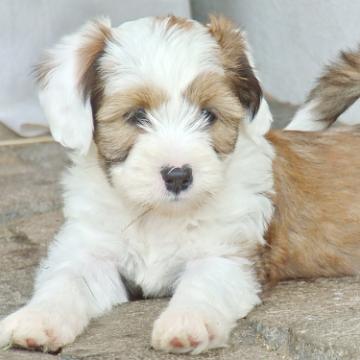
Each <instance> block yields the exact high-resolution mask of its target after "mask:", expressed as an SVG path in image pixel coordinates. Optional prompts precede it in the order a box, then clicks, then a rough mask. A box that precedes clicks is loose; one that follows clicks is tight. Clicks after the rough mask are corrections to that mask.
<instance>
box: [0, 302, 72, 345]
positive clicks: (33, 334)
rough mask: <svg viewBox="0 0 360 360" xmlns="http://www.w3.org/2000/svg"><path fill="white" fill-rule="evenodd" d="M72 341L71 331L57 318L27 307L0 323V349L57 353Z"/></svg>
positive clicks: (48, 313)
mask: <svg viewBox="0 0 360 360" xmlns="http://www.w3.org/2000/svg"><path fill="white" fill-rule="evenodd" d="M73 339H74V335H73V334H72V332H71V329H69V327H68V326H66V323H65V321H64V322H63V323H62V322H61V321H60V318H59V316H57V315H55V314H52V313H50V312H47V311H41V310H38V309H32V308H31V307H28V306H27V307H24V308H22V309H20V310H18V311H16V312H15V313H13V314H11V315H9V316H8V317H6V318H5V319H4V320H2V321H1V322H0V347H10V346H17V347H22V348H26V349H32V350H42V351H49V352H57V351H59V350H60V349H61V347H62V346H63V345H65V344H68V343H69V342H72V341H73Z"/></svg>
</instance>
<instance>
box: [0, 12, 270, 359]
mask: <svg viewBox="0 0 360 360" xmlns="http://www.w3.org/2000/svg"><path fill="white" fill-rule="evenodd" d="M194 24H195V25H194V28H193V29H192V31H191V33H190V32H186V31H179V30H176V29H174V31H173V32H171V33H170V35H167V36H168V38H167V37H164V35H163V34H164V27H165V24H164V23H161V22H158V23H157V25H156V26H155V25H154V22H153V20H152V19H141V20H138V21H135V22H130V23H126V24H123V25H121V26H120V27H119V28H116V29H113V30H112V34H113V37H114V39H115V40H116V39H118V41H119V43H120V41H121V46H119V45H116V41H114V42H112V43H111V44H109V45H108V47H107V48H106V56H105V57H104V58H103V59H102V61H103V62H104V63H106V66H108V67H110V68H111V69H113V70H114V69H116V68H117V69H118V72H119V74H118V76H111V77H109V78H108V79H107V81H106V92H107V94H112V93H114V92H116V91H118V90H119V89H123V88H127V87H129V86H130V85H133V84H134V83H141V82H144V81H151V82H155V83H157V84H161V85H162V86H164V88H165V89H167V90H168V92H169V93H170V94H171V98H170V100H169V102H168V103H167V104H166V106H163V107H162V108H160V109H158V110H157V112H156V113H152V114H151V117H152V120H153V121H154V123H155V125H154V127H153V129H151V130H150V129H147V131H145V132H144V134H143V135H141V136H140V137H139V138H138V140H137V142H136V145H135V146H134V148H133V150H132V151H131V152H130V154H129V157H128V159H127V160H126V161H125V162H124V163H122V164H120V165H118V166H116V167H113V169H112V179H113V184H112V185H111V184H110V183H109V181H108V179H107V178H106V175H105V172H104V171H103V170H102V169H101V167H100V166H99V164H98V160H97V153H96V145H95V144H92V145H90V138H91V131H92V121H91V113H89V111H91V109H90V107H89V104H88V102H87V103H85V105H84V104H83V103H82V99H81V98H80V94H79V93H77V91H76V86H75V82H76V81H75V79H74V70H73V69H72V67H73V63H74V56H75V51H76V50H75V49H76V48H77V47H78V46H79V45H80V43H81V41H82V40H81V39H82V33H83V31H84V29H82V30H80V32H79V33H77V34H75V35H73V36H71V37H68V38H66V39H65V40H64V42H63V43H62V45H60V46H58V47H57V48H56V49H55V50H54V51H55V53H56V55H57V58H58V59H59V63H61V65H60V67H59V68H57V69H56V70H54V72H53V74H51V77H50V79H49V84H48V86H47V87H46V88H45V89H44V90H43V91H42V93H41V99H42V103H43V105H44V107H45V109H46V113H47V115H48V117H49V120H50V125H51V129H52V132H53V135H54V137H55V138H56V139H57V140H58V141H60V142H61V143H62V144H64V145H65V146H68V147H71V148H75V149H78V150H79V152H75V153H73V154H72V160H73V165H72V167H71V168H70V169H69V170H68V171H67V172H66V174H65V176H64V178H63V186H64V204H65V207H64V214H65V218H66V222H65V224H64V225H63V227H62V229H61V230H60V232H59V233H58V235H57V236H56V238H55V241H54V242H53V243H52V245H51V246H50V249H49V253H48V256H47V258H46V259H45V260H44V261H43V262H42V264H41V266H40V269H39V271H38V275H37V278H36V284H35V290H34V294H33V297H32V299H31V300H30V301H29V302H28V304H26V305H25V306H24V307H23V308H21V309H19V310H18V311H17V312H15V313H13V314H12V315H10V316H8V317H7V318H5V319H3V320H2V322H1V323H0V345H2V346H3V345H5V344H7V343H16V344H20V345H23V346H24V347H32V344H36V345H38V346H43V347H44V348H45V349H48V350H56V349H58V348H59V347H61V346H64V345H66V344H68V343H70V342H72V341H74V339H75V338H76V336H77V335H79V334H80V333H81V332H82V331H83V329H84V327H85V326H86V325H87V324H88V322H89V320H90V319H91V318H93V317H96V316H99V315H101V314H102V313H104V312H105V311H109V310H110V309H111V307H112V306H114V305H116V304H120V303H123V302H126V301H128V297H127V292H126V289H125V287H124V284H123V283H122V281H121V278H120V276H119V274H120V273H121V274H122V275H123V276H124V277H125V278H127V279H131V280H132V281H133V282H134V283H136V284H138V285H139V286H140V287H141V288H142V290H143V293H144V295H145V296H146V297H157V296H164V295H172V298H171V300H170V302H169V305H168V307H167V309H166V310H165V311H164V313H163V314H161V316H160V317H159V319H158V320H157V321H156V322H155V324H154V329H153V334H152V345H153V346H154V347H155V348H156V349H161V350H164V351H169V352H192V353H199V352H202V351H204V350H207V349H209V348H213V347H218V346H223V345H225V344H226V341H227V339H228V336H229V334H230V331H231V329H232V328H233V326H234V325H235V322H236V320H237V319H238V318H241V317H243V316H245V315H246V314H247V313H248V312H249V311H250V310H251V309H252V308H253V307H254V306H255V305H257V304H259V302H260V299H259V296H258V294H259V291H260V286H259V284H258V283H257V280H256V276H255V273H254V270H253V267H252V263H251V261H250V260H249V256H250V254H252V253H253V252H254V250H255V248H256V247H257V246H258V245H261V244H264V239H263V234H264V231H265V229H266V226H267V223H268V222H269V220H270V218H271V216H272V211H273V209H272V205H271V202H270V200H269V199H268V197H267V195H266V194H269V193H271V192H272V191H273V180H272V169H271V164H272V158H273V151H272V148H271V146H270V145H269V143H268V142H267V141H266V140H265V138H264V137H263V135H264V134H265V132H266V131H267V130H268V129H269V127H270V123H271V115H270V113H269V111H268V107H267V104H266V102H265V100H262V103H261V108H260V111H259V112H258V115H257V116H256V118H255V119H254V120H253V121H252V122H247V123H246V126H245V130H243V131H241V132H240V134H239V137H238V140H237V145H236V149H235V151H234V153H233V154H231V155H229V156H228V157H227V158H226V159H225V160H220V159H219V158H218V156H216V154H215V153H214V151H213V150H212V149H211V147H210V145H209V142H210V140H209V138H208V135H206V132H203V131H200V130H201V125H199V124H197V123H196V122H195V123H194V124H193V126H190V127H189V126H185V125H186V124H189V123H190V122H194V119H198V118H199V114H198V110H197V109H195V108H194V107H193V106H192V105H190V104H187V103H186V102H184V101H181V99H180V94H181V93H182V91H183V90H184V88H186V86H187V85H188V84H189V83H190V82H191V80H192V79H194V78H195V77H196V76H197V75H198V74H199V73H201V72H202V71H204V69H210V70H211V71H214V72H221V71H222V68H221V66H220V64H218V63H217V62H216V59H217V57H215V56H214V52H215V51H217V45H216V43H215V41H214V39H213V38H212V37H211V36H210V35H209V34H208V32H207V31H206V29H205V27H203V26H201V25H199V24H197V23H194ZM144 39H147V40H144ZM174 44H176V49H177V50H176V52H175V55H174V52H172V51H168V50H169V47H171V46H174ZM150 60H151V61H150ZM109 73H110V72H109ZM64 94H68V96H65V97H64ZM198 121H200V120H199V119H198ZM89 134H90V135H89ZM89 136H90V137H89ZM89 146H90V148H89ZM88 148H89V150H88ZM163 164H171V165H173V166H181V165H183V164H190V165H191V166H192V169H193V174H194V184H193V186H192V188H191V189H190V190H188V191H186V192H184V194H182V193H181V194H180V197H179V199H178V201H174V198H173V195H171V194H168V193H166V191H165V190H164V184H163V183H162V180H161V177H160V175H159V171H158V169H159V167H160V166H162V165H163ZM119 326H122V325H121V323H120V324H119ZM179 341H180V342H181V344H182V346H181V347H179V346H177V345H178V342H179Z"/></svg>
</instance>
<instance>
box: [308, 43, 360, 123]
mask: <svg viewBox="0 0 360 360" xmlns="http://www.w3.org/2000/svg"><path fill="white" fill-rule="evenodd" d="M359 97H360V48H359V49H358V50H356V51H353V52H343V53H341V55H340V57H339V59H338V60H337V61H336V62H334V63H333V64H331V65H329V66H328V67H327V68H326V70H325V73H324V74H323V75H322V76H321V77H320V78H319V80H318V82H317V84H316V86H315V87H314V88H313V89H312V90H311V92H310V95H309V97H308V99H307V100H306V102H310V101H312V100H316V103H317V104H316V106H315V107H314V112H315V114H316V115H317V117H318V118H317V119H315V121H320V122H323V123H324V125H325V126H326V127H327V126H330V125H331V124H332V123H333V122H334V121H335V120H336V119H337V118H338V116H339V115H340V114H342V113H343V112H344V111H345V110H346V109H347V108H349V107H350V106H351V105H352V104H353V103H354V102H355V101H356V100H357V99H358V98H359Z"/></svg>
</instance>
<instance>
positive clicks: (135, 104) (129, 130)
mask: <svg viewBox="0 0 360 360" xmlns="http://www.w3.org/2000/svg"><path fill="white" fill-rule="evenodd" d="M166 101H167V95H166V94H165V93H164V92H163V91H162V90H161V89H158V88H156V87H155V86H150V85H148V86H146V85H144V86H140V87H134V88H132V89H129V90H127V91H124V92H119V93H117V94H114V95H112V96H106V97H104V98H103V101H102V104H101V108H100V109H99V110H98V112H97V115H96V128H95V142H96V144H97V145H98V150H99V154H100V155H101V157H102V158H103V159H104V161H105V162H106V163H108V164H109V165H111V163H114V162H119V161H123V160H125V159H126V157H127V155H128V153H129V151H130V149H131V148H132V146H133V144H134V142H135V141H136V138H137V136H138V134H139V133H140V132H141V131H142V130H141V129H139V128H138V127H137V126H136V125H134V124H131V123H129V122H128V121H126V116H127V114H129V113H130V112H131V111H133V110H136V109H138V108H144V109H145V110H153V109H156V108H158V107H159V106H160V105H161V104H163V103H164V102H166Z"/></svg>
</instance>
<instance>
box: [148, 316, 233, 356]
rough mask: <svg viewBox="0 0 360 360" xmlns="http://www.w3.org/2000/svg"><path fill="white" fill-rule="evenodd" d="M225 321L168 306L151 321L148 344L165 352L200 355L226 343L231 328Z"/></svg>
mask: <svg viewBox="0 0 360 360" xmlns="http://www.w3.org/2000/svg"><path fill="white" fill-rule="evenodd" d="M225 323H226V321H224V322H221V321H219V318H218V317H217V316H216V314H214V315H211V314H206V315H204V313H201V312H198V311H192V310H179V309H177V310H175V309H174V310H173V309H167V310H165V311H164V312H163V313H162V314H161V315H160V317H159V318H158V319H157V320H156V321H155V323H154V328H153V332H152V340H151V344H152V346H153V348H155V349H157V350H162V351H166V352H172V353H187V352H190V353H192V354H199V353H201V352H203V351H206V350H208V349H211V348H215V347H222V346H225V345H226V341H227V338H228V335H229V333H230V330H231V327H228V326H225Z"/></svg>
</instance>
